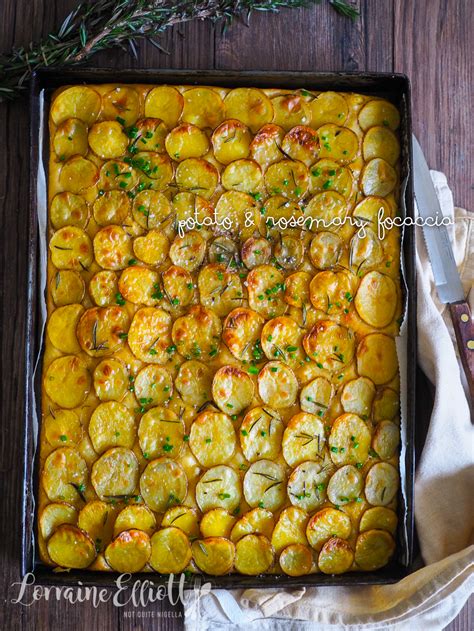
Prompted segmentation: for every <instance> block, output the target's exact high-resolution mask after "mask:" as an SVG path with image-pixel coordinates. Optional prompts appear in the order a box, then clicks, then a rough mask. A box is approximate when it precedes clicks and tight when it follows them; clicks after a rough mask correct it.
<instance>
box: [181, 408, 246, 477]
mask: <svg viewBox="0 0 474 631" xmlns="http://www.w3.org/2000/svg"><path fill="white" fill-rule="evenodd" d="M189 446H190V447H191V451H192V452H193V454H194V455H195V457H196V458H197V460H198V461H199V463H200V464H201V465H202V466H203V467H213V466H215V465H218V464H223V463H226V462H227V461H228V460H230V458H231V457H232V455H233V453H234V451H235V447H236V437H235V430H234V427H233V425H232V421H231V420H230V419H229V417H228V416H227V415H226V414H222V413H220V412H215V411H212V410H208V411H205V412H202V413H201V414H199V415H198V416H196V418H195V420H194V422H193V424H192V425H191V432H190V435H189Z"/></svg>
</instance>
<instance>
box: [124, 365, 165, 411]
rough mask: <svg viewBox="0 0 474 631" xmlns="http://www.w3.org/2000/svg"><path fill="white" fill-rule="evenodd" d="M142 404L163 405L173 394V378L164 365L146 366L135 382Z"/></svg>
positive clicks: (137, 395) (138, 399) (136, 393)
mask: <svg viewBox="0 0 474 631" xmlns="http://www.w3.org/2000/svg"><path fill="white" fill-rule="evenodd" d="M133 387H134V391H135V396H136V398H137V401H138V402H139V403H140V405H161V404H163V403H166V402H167V401H168V399H170V397H171V395H172V394H173V379H172V378H171V375H170V373H169V372H168V371H167V370H166V368H164V367H163V366H156V365H153V366H145V367H144V368H142V369H141V370H140V372H139V373H138V375H137V376H136V377H135V380H134V382H133Z"/></svg>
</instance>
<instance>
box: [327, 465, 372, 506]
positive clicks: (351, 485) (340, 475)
mask: <svg viewBox="0 0 474 631" xmlns="http://www.w3.org/2000/svg"><path fill="white" fill-rule="evenodd" d="M363 488H364V480H363V479H362V474H361V473H360V471H359V470H358V469H356V467H354V466H353V465H351V464H347V465H345V466H344V467H341V468H340V469H337V471H335V473H333V475H332V476H331V479H330V480H329V484H328V498H329V501H330V502H332V503H333V504H335V505H336V506H339V505H342V506H343V505H344V504H347V503H349V502H357V501H359V496H360V494H361V493H362V489H363Z"/></svg>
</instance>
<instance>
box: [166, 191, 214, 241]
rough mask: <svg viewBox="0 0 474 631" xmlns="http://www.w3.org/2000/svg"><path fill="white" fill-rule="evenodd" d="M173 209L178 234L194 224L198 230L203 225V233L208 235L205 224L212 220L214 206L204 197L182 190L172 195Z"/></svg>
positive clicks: (207, 224)
mask: <svg viewBox="0 0 474 631" xmlns="http://www.w3.org/2000/svg"><path fill="white" fill-rule="evenodd" d="M173 210H174V214H175V217H174V225H177V226H178V233H179V234H180V235H182V233H183V232H185V231H187V230H189V229H190V228H192V227H194V226H196V227H197V228H198V229H199V230H200V229H201V228H203V227H204V231H203V235H205V236H206V237H207V236H210V232H209V230H208V228H207V226H209V225H210V224H211V222H212V221H213V214H214V208H213V206H212V204H210V203H209V202H208V201H207V200H206V199H204V198H202V197H200V196H199V195H196V194H195V193H190V192H188V191H184V192H181V193H178V194H177V195H175V196H174V197H173ZM181 231H183V232H181Z"/></svg>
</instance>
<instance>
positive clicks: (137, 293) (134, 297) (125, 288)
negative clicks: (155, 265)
mask: <svg viewBox="0 0 474 631" xmlns="http://www.w3.org/2000/svg"><path fill="white" fill-rule="evenodd" d="M149 234H150V233H149ZM165 238H166V237H165ZM135 243H136V240H135ZM159 281H160V275H159V274H158V272H156V271H155V270H152V269H148V268H147V267H142V266H138V265H132V266H130V267H127V268H126V269H124V270H123V272H122V274H121V275H120V280H119V283H118V290H119V294H120V295H121V296H122V298H123V299H124V300H128V301H129V302H132V303H133V304H135V305H146V306H147V307H152V306H153V305H156V303H157V300H158V296H159V295H160V292H159V286H160V283H159Z"/></svg>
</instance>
